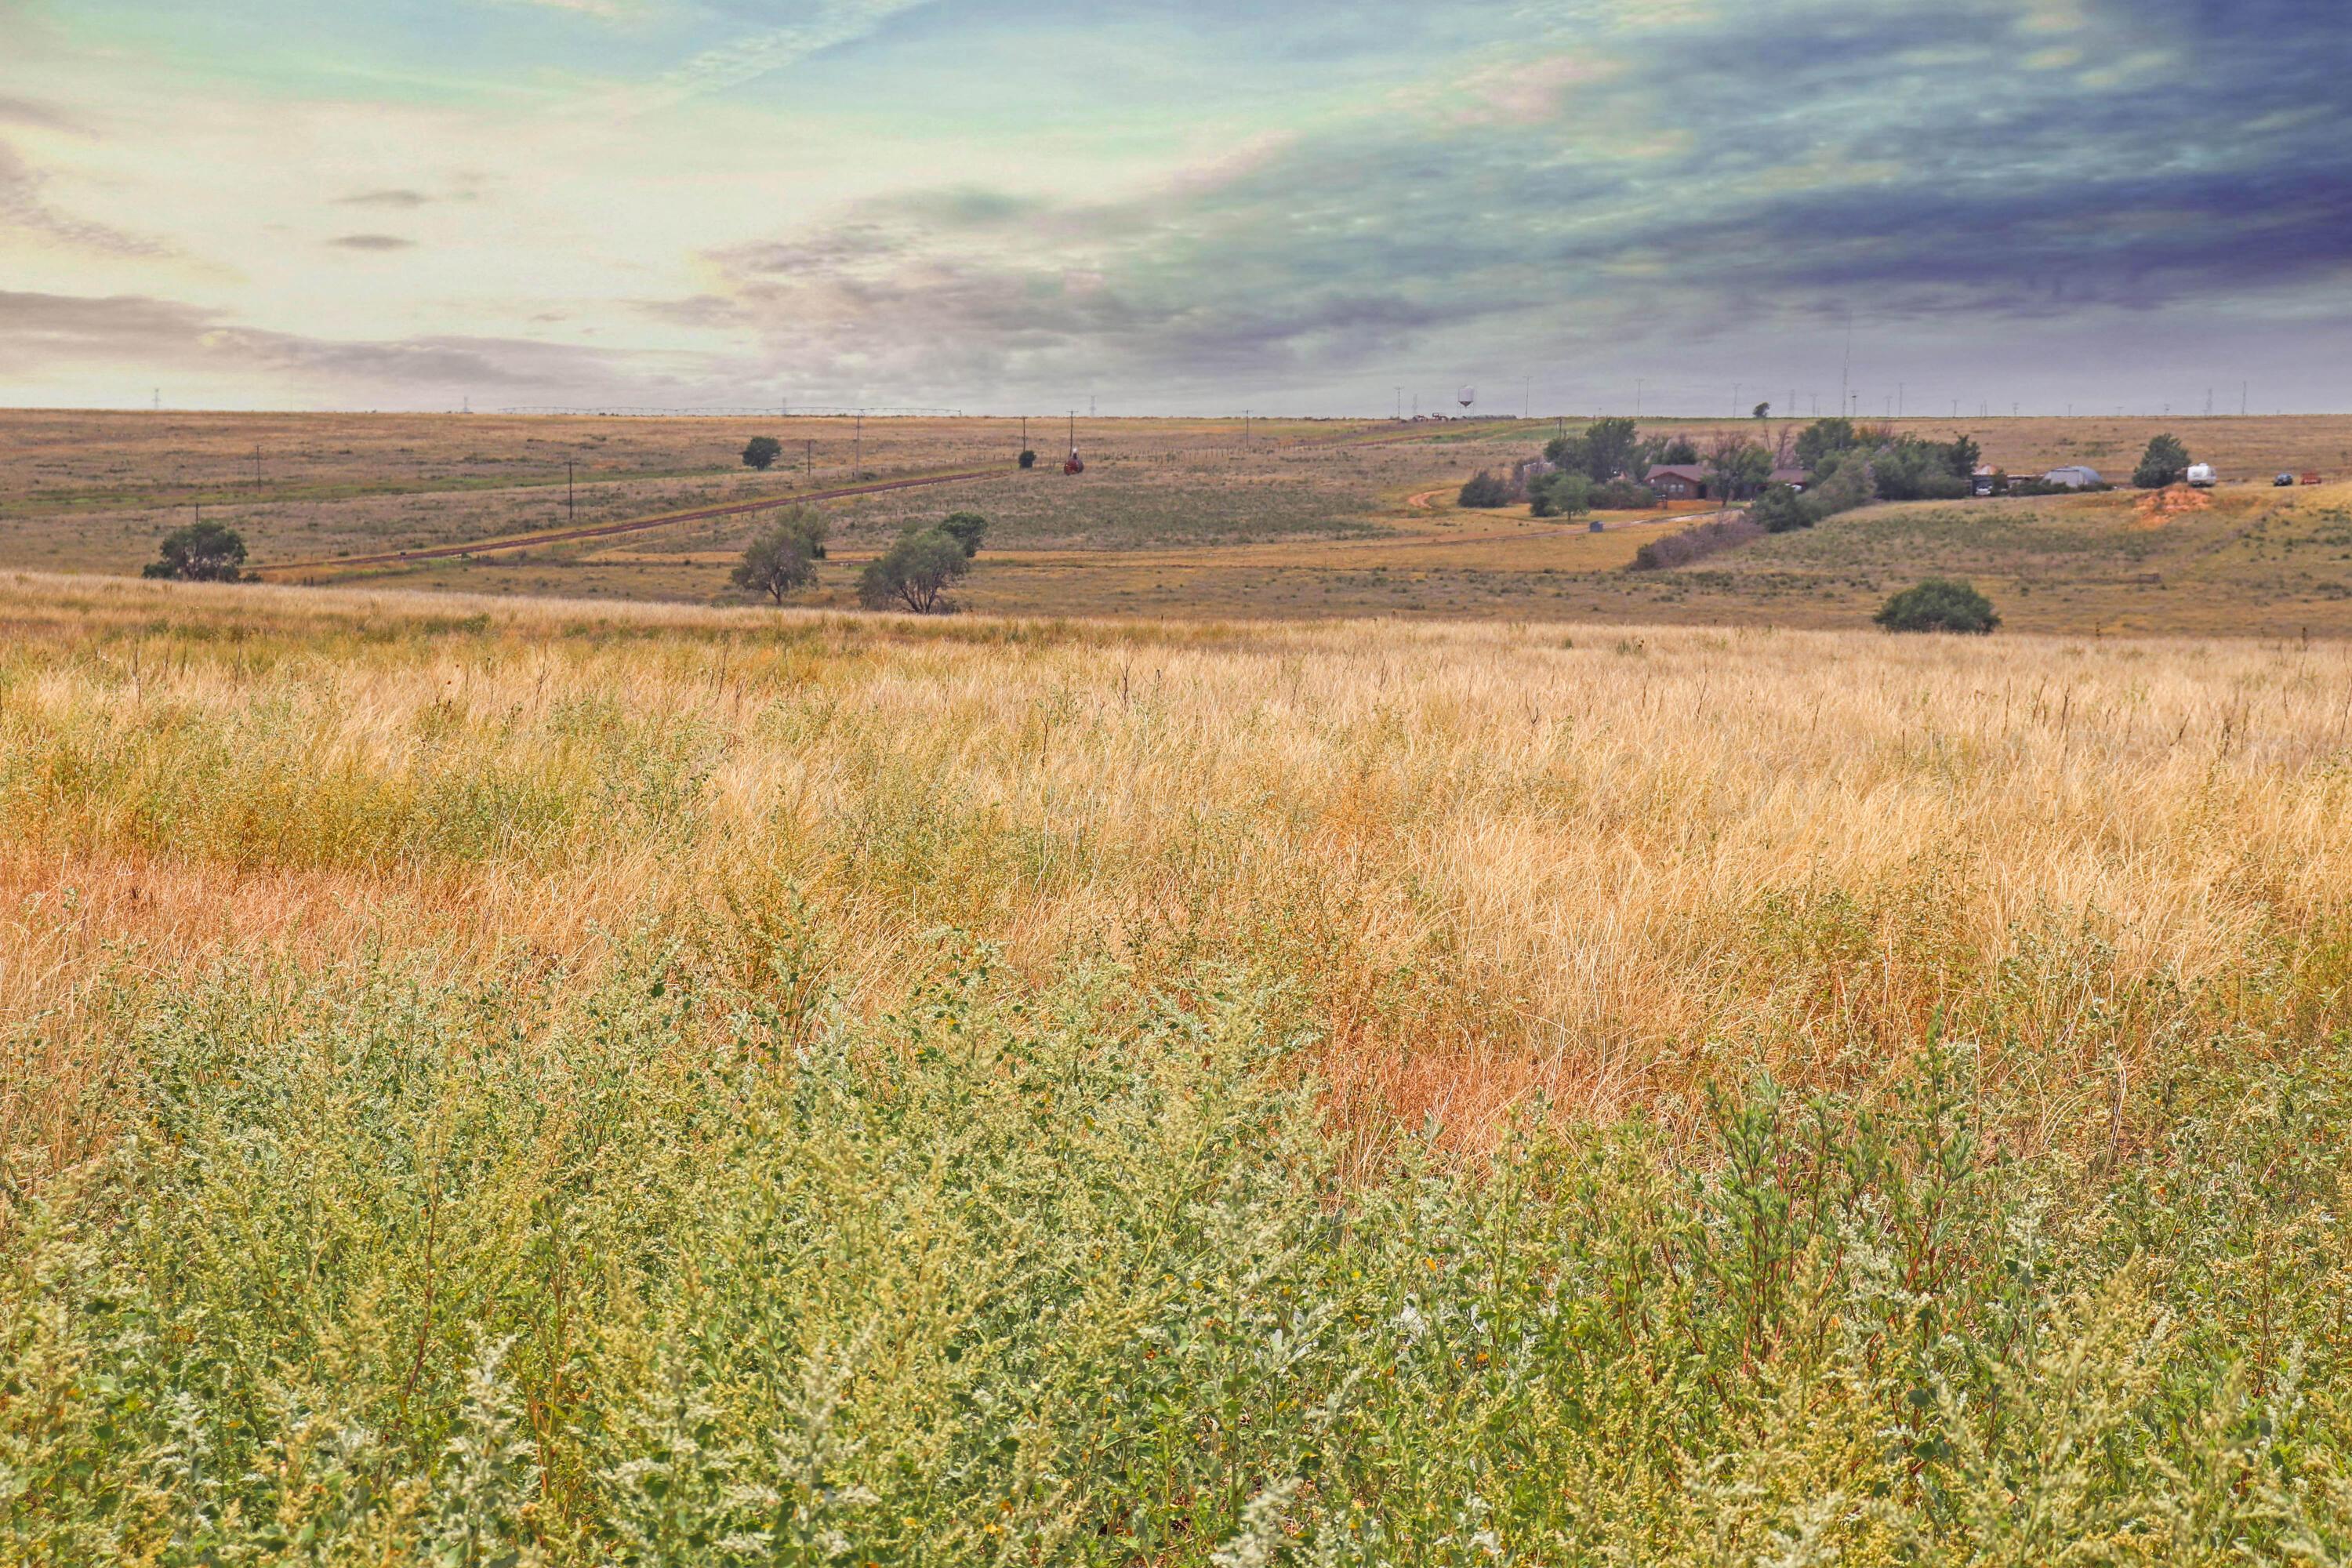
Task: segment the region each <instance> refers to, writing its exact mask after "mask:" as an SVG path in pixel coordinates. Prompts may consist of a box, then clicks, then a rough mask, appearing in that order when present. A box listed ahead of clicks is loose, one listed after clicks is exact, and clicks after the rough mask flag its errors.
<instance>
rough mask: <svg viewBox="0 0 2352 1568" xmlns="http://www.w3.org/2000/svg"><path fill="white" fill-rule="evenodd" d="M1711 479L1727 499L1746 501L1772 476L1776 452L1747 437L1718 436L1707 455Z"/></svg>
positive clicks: (1724, 498)
mask: <svg viewBox="0 0 2352 1568" xmlns="http://www.w3.org/2000/svg"><path fill="white" fill-rule="evenodd" d="M1706 469H1707V482H1708V484H1709V485H1710V486H1711V487H1712V488H1713V489H1714V491H1715V493H1716V494H1717V496H1719V497H1721V498H1722V499H1723V500H1746V499H1747V498H1748V497H1749V496H1752V495H1754V494H1755V493H1756V492H1757V491H1758V490H1760V489H1763V488H1764V483H1765V481H1766V480H1767V479H1770V478H1771V477H1772V454H1771V453H1770V452H1769V451H1767V450H1766V449H1765V448H1763V447H1759V446H1758V445H1757V444H1756V443H1755V442H1753V441H1750V440H1749V439H1748V437H1745V436H1724V437H1718V438H1717V441H1716V443H1715V445H1714V447H1713V449H1712V450H1710V451H1709V452H1708V453H1707V455H1706Z"/></svg>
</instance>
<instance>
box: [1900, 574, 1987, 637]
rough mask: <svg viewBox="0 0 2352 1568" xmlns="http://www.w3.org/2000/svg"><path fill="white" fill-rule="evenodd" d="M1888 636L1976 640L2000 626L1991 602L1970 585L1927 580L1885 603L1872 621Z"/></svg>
mask: <svg viewBox="0 0 2352 1568" xmlns="http://www.w3.org/2000/svg"><path fill="white" fill-rule="evenodd" d="M1872 618H1873V619H1874V620H1875V621H1877V623H1878V624H1879V625H1880V626H1884V627H1885V628H1886V629H1887V630H1888V631H1890V632H1969V633H1974V634H1977V635H1979V636H1981V635H1983V634H1984V633H1987V632H1990V631H1991V630H1992V629H1993V628H1994V627H1995V626H1999V625H2000V616H1997V615H1995V614H1993V610H1992V601H1991V600H1990V599H1988V598H1986V597H1985V596H1984V595H1982V594H1979V593H1978V592H1977V591H1976V586H1975V584H1970V583H1964V582H1959V581H1957V580H1955V579H1953V578H1950V577H1930V578H1928V579H1927V581H1926V582H1924V583H1921V584H1918V585H1916V587H1910V588H1906V589H1904V590H1903V592H1901V593H1899V594H1897V595H1895V596H1894V597H1893V598H1891V599H1889V600H1887V601H1886V603H1885V605H1882V606H1881V607H1880V609H1879V612H1878V614H1877V615H1876V616H1874V617H1872Z"/></svg>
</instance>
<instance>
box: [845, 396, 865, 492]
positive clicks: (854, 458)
mask: <svg viewBox="0 0 2352 1568" xmlns="http://www.w3.org/2000/svg"><path fill="white" fill-rule="evenodd" d="M851 430H852V434H851V436H850V442H849V482H850V483H851V484H853V485H854V484H859V483H862V482H864V480H865V479H866V410H864V409H863V408H861V409H859V410H858V411H857V423H856V425H854V426H851Z"/></svg>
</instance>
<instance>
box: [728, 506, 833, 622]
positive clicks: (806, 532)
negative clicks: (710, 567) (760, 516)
mask: <svg viewBox="0 0 2352 1568" xmlns="http://www.w3.org/2000/svg"><path fill="white" fill-rule="evenodd" d="M830 531H831V528H830V525H828V524H827V523H826V522H825V521H824V516H823V515H822V514H821V513H819V512H818V511H817V510H816V509H815V508H814V507H805V506H796V507H794V508H793V509H792V510H790V511H788V512H786V513H784V515H783V516H782V517H781V518H779V519H777V520H776V522H775V524H774V526H772V527H771V528H768V529H765V530H763V531H761V532H760V533H758V534H756V535H754V536H753V538H752V540H751V543H750V544H748V545H746V546H744V549H743V560H742V563H741V564H740V565H738V566H737V567H736V568H735V570H734V571H733V572H732V573H730V574H729V581H730V582H732V583H733V584H735V586H737V587H738V588H741V589H743V590H745V591H746V592H747V593H754V594H765V595H768V597H770V598H771V599H773V600H774V601H775V602H776V603H778V604H779V605H781V604H782V603H783V602H784V595H787V594H794V593H798V592H799V591H800V590H801V589H803V588H805V587H807V586H808V585H809V584H811V583H813V582H814V581H815V580H816V563H818V562H820V561H822V560H824V542H825V536H826V535H827V534H828V533H829V532H830Z"/></svg>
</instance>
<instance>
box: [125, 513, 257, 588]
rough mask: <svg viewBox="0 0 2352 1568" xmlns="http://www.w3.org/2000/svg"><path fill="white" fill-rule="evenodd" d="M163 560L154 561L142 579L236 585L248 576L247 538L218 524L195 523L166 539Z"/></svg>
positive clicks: (167, 536) (142, 573)
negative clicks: (166, 578)
mask: <svg viewBox="0 0 2352 1568" xmlns="http://www.w3.org/2000/svg"><path fill="white" fill-rule="evenodd" d="M161 553H162V555H163V559H162V560H160V561H151V562H149V563H147V564H146V565H145V566H144V567H142V569H141V571H140V575H141V576H142V577H172V578H177V579H178V580H179V581H181V582H183V583H234V582H236V581H237V580H238V579H239V578H241V577H243V576H244V575H245V573H244V572H243V570H242V568H243V567H244V565H245V538H244V536H243V535H242V534H240V533H238V532H237V531H236V530H235V529H233V528H229V527H226V525H224V524H221V523H217V522H192V523H190V524H188V525H187V527H185V528H175V529H173V531H171V532H169V533H167V534H165V535H164V536H163V545H162V551H161Z"/></svg>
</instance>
